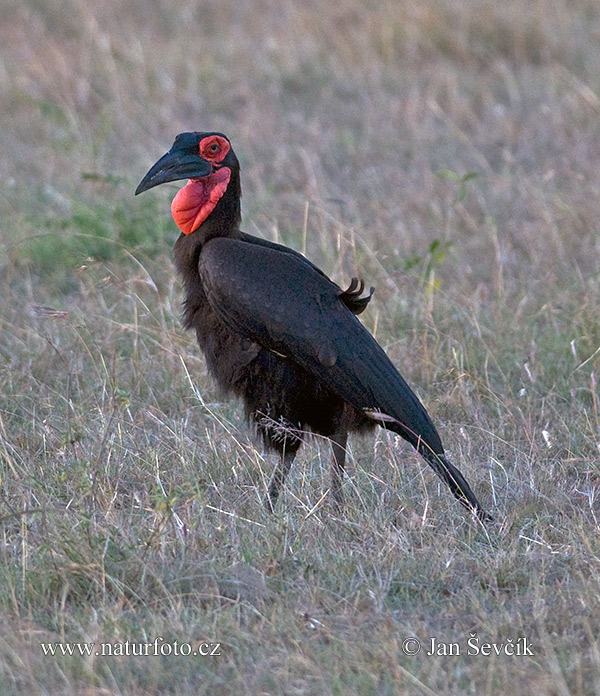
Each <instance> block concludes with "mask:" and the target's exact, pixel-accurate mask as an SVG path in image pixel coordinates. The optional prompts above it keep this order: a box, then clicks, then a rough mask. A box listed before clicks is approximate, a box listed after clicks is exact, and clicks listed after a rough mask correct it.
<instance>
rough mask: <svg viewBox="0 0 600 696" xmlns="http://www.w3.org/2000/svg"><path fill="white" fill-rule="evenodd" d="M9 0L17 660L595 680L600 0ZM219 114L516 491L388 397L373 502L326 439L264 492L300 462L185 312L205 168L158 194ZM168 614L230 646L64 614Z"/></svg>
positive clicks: (353, 685) (528, 686)
mask: <svg viewBox="0 0 600 696" xmlns="http://www.w3.org/2000/svg"><path fill="white" fill-rule="evenodd" d="M1 10H2V22H0V52H1V53H2V61H1V63H0V86H1V88H2V94H3V98H2V105H1V107H0V108H1V110H2V123H3V127H2V129H1V131H0V144H1V153H2V154H1V155H0V158H1V165H2V167H1V171H2V182H1V186H2V193H1V196H0V213H1V215H2V226H1V230H0V244H1V245H2V246H1V249H2V252H1V253H2V257H1V271H0V296H1V298H2V299H1V305H0V384H2V396H1V401H0V462H1V463H0V476H1V482H0V538H1V541H2V543H1V545H0V695H1V696H5V695H8V694H22V693H27V694H32V695H37V694H40V695H41V694H89V695H91V694H94V696H104V695H108V694H125V693H126V694H133V695H134V696H135V695H137V694H140V695H141V694H166V693H173V694H186V693H190V694H191V693H194V694H196V693H211V694H214V693H222V694H229V693H249V694H315V695H316V694H319V695H322V694H349V693H352V694H380V695H383V694H398V693H402V694H432V693H436V694H444V695H448V696H450V695H454V694H458V693H461V694H468V693H473V694H475V693H477V694H504V693H511V692H512V693H535V694H553V695H554V694H557V695H558V694H560V695H566V694H575V695H577V696H579V695H586V696H587V695H588V694H599V693H600V677H599V676H598V675H599V674H600V649H599V645H598V640H597V636H598V633H599V632H600V620H599V618H598V617H600V601H599V597H600V592H599V587H598V577H599V571H600V569H599V555H600V550H599V532H600V528H599V523H598V510H599V507H598V505H599V504H598V496H599V491H600V470H599V466H598V457H599V443H600V430H599V428H600V420H599V419H600V416H599V412H598V388H597V376H596V375H597V372H598V364H599V361H600V348H599V346H600V320H599V319H598V306H599V303H600V297H599V289H598V273H599V264H598V258H600V257H599V252H600V249H599V246H600V243H599V227H598V221H599V220H600V204H599V200H600V198H599V194H600V118H599V116H600V82H599V78H598V76H599V75H600V51H599V50H598V41H599V39H600V17H599V14H598V11H597V8H596V5H595V2H593V0H548V1H547V2H543V3H542V2H535V3H527V4H524V3H521V2H516V1H515V0H507V2H504V3H502V4H500V3H497V2H491V0H484V1H483V2H475V1H474V0H472V1H466V2H461V3H459V2H452V0H441V1H438V2H434V1H433V0H431V1H429V2H425V3H412V4H411V3H400V2H394V1H393V0H390V1H389V2H381V3H375V2H371V0H342V1H341V2H338V3H331V4H330V5H329V6H326V5H324V4H323V3H317V2H314V1H313V0H310V1H308V2H304V3H293V2H290V1H289V0H287V1H286V2H274V1H271V0H249V1H248V2H245V3H233V2H232V3H227V2H223V0H219V1H218V2H217V1H216V0H215V1H212V0H207V1H206V2H203V3H199V4H198V3H191V2H187V0H184V1H183V2H178V3H174V2H172V0H169V1H167V0H159V1H158V2H153V3H149V2H142V1H141V0H137V2H128V3H111V2H100V3H98V2H91V0H56V1H55V2H52V3H44V2H43V1H42V0H25V2H23V1H21V2H16V1H11V0H2V3H1ZM192 129H218V130H222V131H224V132H226V133H227V134H228V135H230V137H231V139H232V140H233V142H234V146H235V148H236V151H237V153H238V155H239V156H240V158H241V161H242V166H243V186H244V200H243V202H244V206H245V208H244V215H245V224H244V227H245V229H247V230H248V231H250V232H255V233H258V234H261V235H263V236H266V237H269V238H280V239H282V240H283V241H284V242H285V243H288V244H290V245H292V246H294V247H295V248H297V249H300V250H304V249H305V250H306V253H307V254H308V255H309V256H310V257H311V258H312V259H313V260H314V261H316V262H317V263H318V264H319V265H320V266H321V267H322V268H323V269H324V270H326V271H327V272H329V273H332V274H333V275H334V277H335V278H336V279H337V280H339V281H343V280H345V279H348V278H349V277H350V276H351V275H353V274H356V273H359V274H360V275H361V276H362V277H364V278H365V279H366V281H367V283H372V284H373V285H375V286H376V288H377V293H376V296H375V300H374V301H373V303H372V307H371V308H370V309H369V312H368V313H367V314H366V316H365V323H366V324H367V325H368V326H369V327H370V328H371V329H373V330H376V333H377V337H378V339H379V340H380V341H381V342H382V343H383V345H385V346H386V349H387V350H388V352H389V354H390V355H391V357H392V358H393V359H394V360H395V361H396V363H397V364H398V365H399V366H401V369H402V371H403V373H404V374H405V375H406V376H407V378H408V379H409V381H410V382H411V383H412V384H413V385H415V387H416V388H417V390H418V391H419V393H420V394H421V395H422V396H423V398H424V400H425V402H426V404H427V406H428V408H429V410H430V412H431V413H432V415H433V416H434V420H435V421H436V422H437V423H438V424H439V425H440V429H441V431H442V435H443V438H444V441H445V443H446V446H447V448H448V450H449V452H450V455H451V457H452V459H453V460H454V461H455V462H456V463H457V464H458V466H459V467H460V468H461V469H462V470H463V471H464V472H465V473H466V474H467V476H468V478H469V480H470V481H471V482H472V484H473V487H474V489H475V490H476V491H478V492H479V493H480V495H481V497H482V498H483V500H484V501H485V502H486V504H487V505H488V506H489V507H490V508H493V509H494V512H495V516H496V519H497V521H496V523H495V524H494V525H491V526H490V527H489V528H488V529H487V530H484V529H482V528H479V527H477V526H476V525H475V524H474V523H473V522H472V521H470V520H467V519H465V518H464V516H463V512H462V510H461V509H459V508H458V506H457V505H456V504H455V503H454V502H453V501H452V500H451V498H450V496H449V495H448V494H447V492H446V491H445V490H441V488H440V486H439V485H438V482H437V481H436V480H435V478H434V477H433V475H432V474H431V473H430V471H428V470H427V469H425V468H424V465H423V464H422V462H420V461H419V460H418V459H417V458H416V457H415V456H414V454H413V453H412V452H411V451H410V448H408V447H407V446H405V445H403V444H401V443H400V442H398V441H397V440H396V439H395V438H393V437H391V436H389V435H386V434H385V433H384V432H379V433H378V435H377V437H376V439H374V440H373V438H365V439H360V438H355V439H354V440H353V442H352V452H351V466H350V467H349V469H350V471H349V474H350V476H349V478H348V479H347V481H346V492H347V497H348V499H349V501H350V502H349V505H348V509H347V511H346V514H345V516H344V517H343V519H337V518H334V517H332V516H331V515H330V514H329V509H328V506H327V504H326V501H323V500H322V495H323V492H324V491H325V490H326V480H327V479H326V478H325V470H326V467H327V460H328V451H327V447H326V446H325V445H324V444H323V443H319V442H318V441H316V440H313V441H312V442H310V443H308V444H307V446H306V447H305V448H304V450H303V454H302V456H301V458H300V461H299V462H298V465H297V466H296V468H295V470H294V473H293V475H292V476H291V478H290V481H289V486H288V487H287V490H286V493H285V496H284V501H283V502H284V505H282V507H281V510H280V512H279V513H278V514H276V515H275V516H273V517H269V516H267V515H266V514H265V513H264V512H263V510H262V508H261V507H260V504H259V500H260V496H261V495H262V493H263V491H264V488H265V481H266V480H267V478H268V475H269V473H270V470H271V467H272V461H270V460H269V458H268V457H264V456H263V454H262V452H261V451H260V450H258V449H256V447H255V446H254V445H253V443H252V439H251V437H250V434H249V432H248V430H247V428H246V426H245V425H244V422H243V418H242V415H241V411H240V407H239V404H236V403H233V402H230V401H227V400H222V399H221V397H220V396H219V395H218V394H217V393H216V392H215V390H214V388H213V385H212V383H211V381H210V380H209V378H208V377H207V375H206V370H205V366H204V363H203V361H202V359H201V358H200V357H199V355H198V351H197V348H196V346H195V345H194V342H193V341H192V339H191V337H190V336H186V335H184V334H183V333H182V331H181V329H180V327H179V321H178V315H179V303H180V289H179V286H178V284H177V282H176V280H175V278H174V272H173V269H172V266H171V262H170V246H171V244H172V242H173V240H174V239H175V236H176V231H175V228H174V226H173V224H172V223H171V221H170V220H169V218H168V201H169V199H170V197H171V196H172V192H173V190H174V189H172V190H171V191H169V190H166V189H165V190H163V191H158V190H157V191H156V193H153V194H151V195H150V194H148V196H144V197H141V199H140V200H138V199H134V198H133V197H132V191H133V189H134V187H135V185H136V183H137V182H138V180H139V179H140V178H141V176H142V175H143V174H144V173H145V171H146V169H147V167H148V166H149V165H150V164H151V163H152V162H153V161H154V160H155V159H156V158H157V157H158V156H159V155H160V154H162V152H163V151H164V150H165V149H166V147H167V146H168V145H169V144H170V143H171V141H172V138H173V136H174V135H175V134H176V133H177V132H179V131H182V130H192ZM470 174H477V176H476V177H470V176H469V175H470ZM49 308H50V309H49ZM55 310H56V311H55ZM474 632H477V635H478V637H480V638H481V640H482V641H490V642H500V641H504V640H506V639H507V638H513V639H514V640H516V639H517V638H519V637H527V639H528V641H529V643H530V644H531V645H532V646H533V651H534V653H535V654H534V656H513V657H508V656H501V657H494V656H490V657H483V656H481V655H478V656H477V655H468V654H467V641H468V639H469V635H470V634H471V633H474ZM157 636H161V637H162V638H164V640H165V641H166V642H172V641H174V640H178V641H179V642H180V643H182V642H189V643H191V644H192V645H194V646H196V645H198V644H200V643H202V642H219V643H221V646H222V647H221V653H222V654H221V656H220V657H214V658H209V657H205V658H199V657H197V658H193V657H175V656H170V657H95V656H91V657H85V658H81V657H60V658H59V657H55V658H51V657H45V656H44V655H43V653H42V649H41V647H40V643H42V642H58V641H65V642H70V643H73V642H83V641H86V642H92V641H93V642H95V643H96V644H98V643H100V642H102V641H110V642H113V643H115V642H119V641H125V640H129V641H132V642H136V643H138V642H146V641H153V640H154V639H155V638H156V637H157ZM411 636H417V637H419V638H420V639H421V640H422V641H423V642H424V645H425V643H426V642H427V641H428V638H429V637H430V636H435V637H436V638H437V640H438V641H445V642H448V643H450V642H458V643H459V644H460V647H461V654H460V655H455V656H448V655H446V656H441V655H432V656H428V655H426V654H425V652H424V651H422V652H421V653H420V654H418V655H416V656H410V655H407V654H405V652H404V651H403V641H404V640H405V639H406V638H409V637H411Z"/></svg>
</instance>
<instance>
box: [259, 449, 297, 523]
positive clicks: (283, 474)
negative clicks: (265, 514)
mask: <svg viewBox="0 0 600 696" xmlns="http://www.w3.org/2000/svg"><path fill="white" fill-rule="evenodd" d="M295 456H296V450H295V449H294V450H293V451H289V450H287V451H286V450H284V451H283V452H282V453H281V458H280V460H279V461H278V462H277V464H276V465H275V469H274V470H273V475H272V476H271V481H270V482H269V490H268V492H267V495H265V497H264V498H263V505H264V506H265V507H266V508H267V510H268V511H269V512H273V511H274V510H275V504H276V503H277V498H279V493H280V492H281V487H282V486H283V484H284V483H285V479H286V478H287V475H288V474H289V473H290V469H291V468H292V462H293V461H294V457H295Z"/></svg>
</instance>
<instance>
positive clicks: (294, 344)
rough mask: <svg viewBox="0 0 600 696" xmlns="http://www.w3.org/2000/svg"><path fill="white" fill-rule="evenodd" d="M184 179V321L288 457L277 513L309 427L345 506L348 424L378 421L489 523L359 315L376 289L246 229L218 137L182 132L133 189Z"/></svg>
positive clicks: (235, 171)
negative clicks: (343, 279)
mask: <svg viewBox="0 0 600 696" xmlns="http://www.w3.org/2000/svg"><path fill="white" fill-rule="evenodd" d="M179 179H189V181H188V182H187V184H186V185H185V186H184V187H183V188H182V189H180V191H179V192H178V193H177V195H176V196H175V198H174V199H173V203H172V205H171V212H172V214H173V218H174V220H175V222H176V224H177V226H178V227H179V229H180V230H181V232H182V234H181V235H180V237H179V239H178V240H177V242H176V243H175V250H174V251H175V262H176V265H177V269H178V271H179V273H180V274H181V276H182V278H183V284H184V289H185V301H184V312H183V323H184V326H185V328H187V329H194V330H195V332H196V336H197V339H198V343H199V345H200V348H201V349H202V352H203V353H204V355H205V357H206V361H207V363H208V368H209V370H210V372H211V374H212V376H213V377H214V379H215V380H216V382H217V384H218V385H219V386H220V387H221V388H223V389H224V390H226V391H227V392H229V393H233V394H235V395H237V396H239V397H241V398H242V399H243V401H244V404H245V407H246V411H247V414H248V415H249V416H250V417H251V418H252V419H253V420H254V421H255V423H256V426H257V429H258V431H259V433H260V434H261V436H262V438H263V440H264V442H265V444H266V445H267V446H268V447H270V448H272V449H274V450H276V451H277V452H279V454H280V456H281V459H280V461H279V463H278V464H277V466H276V467H275V470H274V473H273V476H272V478H271V481H270V483H269V489H268V493H267V495H266V497H265V501H264V502H265V506H266V507H267V508H268V509H269V510H273V508H274V506H275V503H276V501H277V498H278V496H279V492H280V489H281V486H282V484H283V483H284V481H285V478H286V476H287V474H288V472H289V470H290V467H291V464H292V461H293V459H294V457H295V455H296V452H297V450H298V448H299V447H300V445H301V443H302V438H303V436H304V433H305V432H306V431H313V432H315V433H318V434H320V435H324V436H326V437H328V438H329V439H330V440H331V443H332V453H333V458H332V464H331V493H332V496H333V501H334V504H335V505H337V506H339V505H341V504H342V503H343V495H342V488H341V484H342V475H343V471H344V461H345V456H346V442H347V437H348V432H350V431H357V430H366V429H368V428H370V427H373V426H374V425H375V424H379V425H381V426H383V427H384V428H387V429H389V430H393V431H394V432H396V433H398V434H399V435H401V436H402V437H403V438H404V439H405V440H408V442H410V444H411V445H412V446H413V447H414V448H415V449H416V450H417V451H418V452H419V454H420V455H421V456H422V457H423V458H424V459H425V460H426V461H427V463H428V464H430V465H431V467H432V468H433V469H434V471H435V472H436V474H438V476H439V477H440V478H441V479H442V480H443V481H444V482H445V483H446V484H447V485H448V487H449V488H450V490H451V491H452V493H453V494H454V495H455V496H456V497H457V498H458V500H459V501H460V502H461V503H462V504H463V505H465V506H466V507H467V508H468V509H470V510H473V511H475V512H476V513H477V514H478V515H479V517H480V518H482V519H485V518H486V517H487V515H486V513H485V512H484V510H483V508H482V507H481V505H480V503H479V501H478V500H477V498H476V497H475V495H474V494H473V492H472V491H471V488H470V487H469V484H468V483H467V481H466V480H465V478H464V477H463V475H462V474H461V473H460V471H459V470H458V469H456V467H454V466H452V464H451V463H450V462H449V461H448V460H447V459H446V457H445V455H444V448H443V447H442V443H441V440H440V437H439V435H438V433H437V431H436V429H435V427H434V425H433V423H432V422H431V419H430V418H429V415H428V413H427V411H426V410H425V408H424V407H423V405H422V404H421V403H420V401H419V400H418V398H417V397H416V396H415V394H414V393H413V391H412V390H411V389H410V387H409V386H408V385H407V383H406V382H405V381H404V379H403V378H402V376H401V375H400V374H399V372H398V371H397V370H396V368H395V367H394V366H393V365H392V363H391V362H390V360H389V358H388V357H387V355H386V354H385V352H384V351H383V349H382V348H381V346H380V345H379V344H378V343H377V341H375V339H374V338H373V336H372V335H371V334H370V333H369V332H368V331H367V329H365V327H364V326H363V325H362V324H361V323H360V321H359V320H358V319H357V318H356V315H357V314H360V313H361V312H362V311H363V310H364V309H365V307H366V306H367V304H368V303H369V301H370V299H371V295H372V294H373V288H371V292H370V293H369V294H368V295H366V296H363V291H364V284H363V282H362V281H361V282H360V283H359V282H358V281H357V279H356V278H353V279H352V282H351V283H350V286H349V287H348V289H347V290H342V289H341V288H340V287H339V286H338V285H336V284H335V283H333V282H332V281H331V280H330V279H329V278H328V277H327V276H326V275H325V274H324V273H323V272H322V271H321V270H320V269H319V268H317V267H316V266H315V265H314V264H312V263H311V262H310V261H309V260H308V259H306V258H305V257H304V256H303V255H302V254H299V253H298V252H296V251H293V250H292V249H289V248H288V247H285V246H282V245H280V244H275V243H273V242H269V241H266V240H264V239H260V238H258V237H253V236H251V235H249V234H246V233H245V232H242V231H241V230H240V222H241V212H240V196H241V187H240V165H239V162H238V159H237V157H236V156H235V153H234V152H233V149H232V147H231V143H230V142H229V140H228V139H227V138H226V137H225V136H224V135H223V134H222V133H197V132H195V133H181V134H180V135H178V136H177V137H176V138H175V142H174V143H173V146H172V147H171V149H170V150H169V152H167V154H166V155H164V156H163V157H161V159H159V160H158V162H156V164H155V165H154V166H153V167H152V168H151V169H150V171H149V172H148V173H147V174H146V176H145V177H144V178H143V179H142V181H141V182H140V185H139V186H138V187H137V190H136V192H135V193H136V195H137V194H138V193H142V192H143V191H147V190H148V189H151V188H152V187H154V186H158V185H159V184H164V183H166V182H169V181H176V180H179Z"/></svg>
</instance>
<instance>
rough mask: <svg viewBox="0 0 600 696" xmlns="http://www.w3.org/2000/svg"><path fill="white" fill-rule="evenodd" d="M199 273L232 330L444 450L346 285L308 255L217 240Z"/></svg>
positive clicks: (205, 252) (206, 250) (419, 443)
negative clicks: (348, 302) (348, 297)
mask: <svg viewBox="0 0 600 696" xmlns="http://www.w3.org/2000/svg"><path fill="white" fill-rule="evenodd" d="M283 249H285V247H284V248H283ZM199 272H200V276H201V278H202V283H203V285H204V287H205V290H206V294H207V297H208V300H209V302H210V304H211V306H212V307H213V308H214V309H215V310H216V311H217V313H218V314H219V316H220V317H221V319H222V320H223V321H224V322H225V323H226V324H227V325H228V326H229V328H230V329H232V330H233V331H235V332H236V333H239V334H242V335H244V336H247V337H248V338H250V339H251V340H253V341H255V342H256V343H258V344H259V345H261V346H264V347H265V348H268V349H270V350H273V351H276V352H277V353H280V354H282V355H284V356H286V357H287V358H289V359H290V360H293V361H295V362H297V363H298V364H300V365H302V367H304V369H306V370H307V371H308V372H309V373H311V374H313V375H315V376H317V377H318V378H319V379H321V380H322V381H323V382H324V383H325V384H327V386H328V387H329V388H330V389H331V390H332V391H333V392H334V393H336V394H338V395H339V396H340V397H342V398H343V399H345V400H346V401H348V402H349V403H350V404H352V405H353V406H354V407H355V408H357V409H359V410H361V411H363V412H364V413H365V414H366V415H367V416H369V417H371V418H373V419H374V420H376V421H378V422H380V423H381V424H383V425H385V427H388V428H390V429H392V430H394V431H396V432H398V433H399V434H400V435H402V437H404V438H405V439H406V440H408V441H409V442H410V443H411V444H412V445H413V446H414V447H417V448H418V449H419V451H421V452H422V450H423V449H426V450H430V451H432V452H436V453H440V454H441V453H443V448H442V444H441V441H440V438H439V435H438V433H437V431H436V429H435V427H434V425H433V424H432V422H431V420H430V418H429V415H428V414H427V411H426V410H425V408H424V407H423V406H422V404H421V403H420V401H419V399H418V398H417V397H416V395H415V394H414V393H413V391H412V390H411V389H410V387H409V386H408V385H407V384H406V382H405V381H404V379H403V378H402V376H401V375H400V374H399V373H398V371H397V370H396V368H395V367H394V366H393V365H392V363H391V362H390V360H389V358H388V357H387V355H386V354H385V352H384V351H383V349H382V348H381V346H379V344H378V343H377V341H375V339H374V338H373V336H372V335H371V334H370V333H369V332H368V331H367V329H365V327H364V326H363V325H362V324H361V323H360V322H359V321H358V319H357V318H356V317H355V316H354V314H353V313H352V311H350V310H349V309H348V307H346V306H345V304H344V302H343V300H341V299H340V295H341V294H342V291H341V290H340V288H339V287H338V286H337V285H335V284H334V283H332V282H331V281H330V280H329V279H328V278H327V277H326V276H325V275H324V274H323V273H322V272H321V271H320V270H319V269H317V268H316V267H314V266H313V265H312V264H311V263H310V262H307V261H306V260H305V259H304V257H302V256H300V255H298V254H294V253H287V251H280V250H279V249H278V248H273V247H271V246H267V245H262V244H254V243H250V242H248V241H245V240H244V239H230V238H215V239H212V240H210V241H209V242H207V243H206V244H205V245H204V247H203V249H202V252H201V254H200V261H199ZM422 453H423V452H422Z"/></svg>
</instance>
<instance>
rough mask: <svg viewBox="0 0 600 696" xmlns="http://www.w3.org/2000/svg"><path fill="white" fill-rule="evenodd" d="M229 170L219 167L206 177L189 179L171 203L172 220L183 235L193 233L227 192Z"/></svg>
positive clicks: (229, 176)
mask: <svg viewBox="0 0 600 696" xmlns="http://www.w3.org/2000/svg"><path fill="white" fill-rule="evenodd" d="M230 178H231V169H229V167H221V168H220V169H217V170H216V171H214V172H213V173H212V174H209V175H208V176H203V177H202V178H200V179H190V180H189V181H188V182H187V184H186V185H185V186H184V187H183V188H182V189H180V190H179V191H178V193H177V195H176V196H175V198H174V199H173V202H172V203H171V214H172V215H173V220H175V224H176V225H177V227H179V229H180V230H181V231H182V232H183V234H191V233H192V232H195V231H196V230H197V229H198V228H199V227H200V225H201V224H202V223H203V222H204V221H205V220H206V218H207V217H208V216H209V215H210V214H211V213H212V211H213V210H214V209H215V206H216V205H217V203H218V202H219V199H220V198H221V196H222V195H223V194H224V193H225V191H226V190H227V185H228V184H229V179H230Z"/></svg>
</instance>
